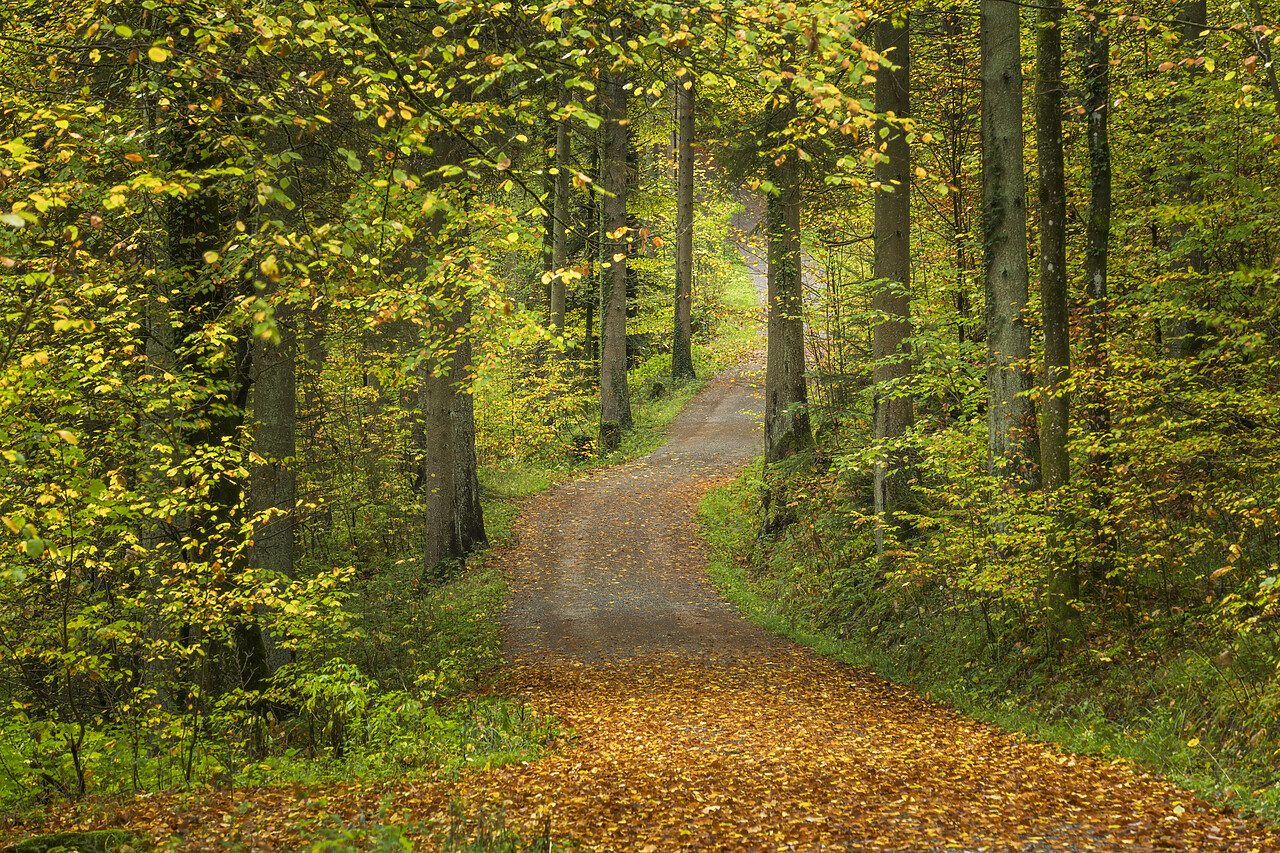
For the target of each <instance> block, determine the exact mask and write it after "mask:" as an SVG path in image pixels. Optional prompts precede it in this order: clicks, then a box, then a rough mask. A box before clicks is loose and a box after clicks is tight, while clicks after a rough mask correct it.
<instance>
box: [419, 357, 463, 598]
mask: <svg viewBox="0 0 1280 853" xmlns="http://www.w3.org/2000/svg"><path fill="white" fill-rule="evenodd" d="M414 373H415V378H416V380H417V392H418V393H417V397H418V400H417V403H418V406H417V408H418V411H417V417H416V419H415V421H414V438H415V444H416V445H417V452H418V454H419V458H418V501H419V503H420V504H421V506H422V522H423V531H424V533H425V538H424V542H423V548H422V572H423V580H424V581H426V582H428V583H437V582H439V581H441V580H444V579H446V578H447V577H449V575H450V574H452V573H453V572H454V571H455V570H456V568H457V565H458V560H459V559H461V557H462V547H461V543H460V542H459V541H458V525H457V520H456V517H455V514H454V495H455V494H456V491H455V489H456V486H455V480H456V478H457V463H456V461H455V460H454V448H453V398H454V393H453V385H452V383H451V382H450V381H449V379H450V377H449V371H448V370H446V369H442V367H441V365H440V364H439V363H438V362H435V360H434V359H432V360H431V362H429V363H428V364H424V365H422V366H421V367H418V368H416V369H415V371H414Z"/></svg>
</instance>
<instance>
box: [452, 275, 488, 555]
mask: <svg viewBox="0 0 1280 853" xmlns="http://www.w3.org/2000/svg"><path fill="white" fill-rule="evenodd" d="M470 325H471V300H470V299H466V300H465V301H464V302H463V304H462V310H461V312H460V313H459V316H458V339H457V346H456V348H455V351H454V355H453V361H452V363H451V365H450V377H449V381H450V384H451V385H452V386H453V414H452V420H453V460H454V477H453V509H454V513H453V514H454V519H455V522H456V527H457V530H458V548H459V550H460V551H461V552H462V553H463V554H469V553H471V552H472V551H474V550H476V549H477V548H481V547H484V546H485V545H487V544H488V543H489V537H488V534H486V533H485V529H484V512H483V510H482V509H481V506H480V477H479V470H478V466H477V465H476V410H475V400H474V398H473V397H472V396H471V381H472V379H473V376H472V371H471V331H470V329H468V328H467V327H468V326H470Z"/></svg>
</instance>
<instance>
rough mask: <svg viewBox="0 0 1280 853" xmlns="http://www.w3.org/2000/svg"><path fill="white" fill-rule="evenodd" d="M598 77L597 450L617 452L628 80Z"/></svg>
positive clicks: (622, 392)
mask: <svg viewBox="0 0 1280 853" xmlns="http://www.w3.org/2000/svg"><path fill="white" fill-rule="evenodd" d="M601 77H602V80H601V87H600V88H601V96H602V99H603V107H604V127H603V130H604V146H603V150H602V152H601V158H600V160H601V162H600V179H601V180H600V183H601V187H600V189H601V192H602V194H603V195H604V202H603V206H604V216H603V222H602V229H603V232H604V233H603V234H602V237H601V247H602V249H603V251H602V257H601V258H600V262H601V266H602V267H603V273H602V275H601V278H600V284H601V292H600V446H601V448H602V449H604V450H616V449H617V447H618V444H619V442H620V441H621V439H622V433H623V431H624V430H628V429H630V428H631V425H632V421H631V394H630V390H629V389H628V387H627V254H628V252H627V244H628V242H629V239H630V235H629V234H628V233H627V184H628V175H627V149H628V145H627V90H626V89H625V88H624V86H625V85H626V82H627V79H626V74H625V73H624V72H622V71H618V70H610V71H606V72H605V73H604V74H602V75H601Z"/></svg>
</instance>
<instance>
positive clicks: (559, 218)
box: [548, 93, 571, 335]
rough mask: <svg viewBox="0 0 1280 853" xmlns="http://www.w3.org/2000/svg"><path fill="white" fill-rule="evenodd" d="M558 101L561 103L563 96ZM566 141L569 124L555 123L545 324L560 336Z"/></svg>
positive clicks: (566, 205) (564, 260)
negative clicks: (547, 311)
mask: <svg viewBox="0 0 1280 853" xmlns="http://www.w3.org/2000/svg"><path fill="white" fill-rule="evenodd" d="M561 100H562V101H563V100H564V95H563V93H562V94H561ZM569 142H570V140H569V122H568V120H567V119H561V120H560V121H559V122H557V123H556V175H555V201H554V205H553V208H552V223H551V272H552V275H551V300H550V302H551V310H550V314H549V322H548V326H549V327H550V331H551V332H553V333H554V334H558V335H559V334H564V312H565V277H564V269H565V265H566V264H567V263H568V257H569V255H568V242H567V237H566V227H565V226H566V224H567V223H568V221H569V179H570V175H569V158H570V156H571V152H570V146H569Z"/></svg>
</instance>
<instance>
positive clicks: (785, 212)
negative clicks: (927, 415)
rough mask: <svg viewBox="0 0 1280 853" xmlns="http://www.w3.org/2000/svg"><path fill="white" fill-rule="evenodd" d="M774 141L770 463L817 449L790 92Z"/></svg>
mask: <svg viewBox="0 0 1280 853" xmlns="http://www.w3.org/2000/svg"><path fill="white" fill-rule="evenodd" d="M774 99H775V100H774V104H773V108H772V114H771V115H770V121H769V124H770V138H771V140H772V141H773V142H774V143H775V144H776V145H777V147H778V148H779V149H780V151H779V153H777V154H776V155H775V159H774V161H773V162H772V163H771V164H770V166H769V168H768V170H767V171H768V176H769V180H770V182H771V183H772V184H773V186H774V188H775V191H774V192H772V193H770V194H769V196H768V199H767V201H766V209H765V220H766V222H765V228H766V230H767V232H768V234H767V237H768V242H769V246H768V288H769V343H768V356H767V358H766V362H765V379H764V387H765V400H764V431H765V454H764V456H765V462H777V461H778V460H780V459H784V458H786V457H788V456H790V455H792V454H793V453H796V452H797V451H799V450H801V449H803V448H805V447H808V446H809V445H811V444H813V432H812V430H811V429H810V425H809V409H808V402H809V398H808V389H807V387H806V385H805V376H804V368H805V363H804V289H803V280H802V278H801V267H800V159H799V157H798V155H797V154H796V150H795V148H794V146H792V145H789V144H788V143H787V141H788V139H789V135H788V133H787V131H788V129H789V127H790V125H791V123H792V121H793V120H794V119H795V116H796V105H795V101H794V99H793V98H792V97H791V92H790V87H789V86H780V87H779V88H778V90H777V92H775V94H774Z"/></svg>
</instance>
